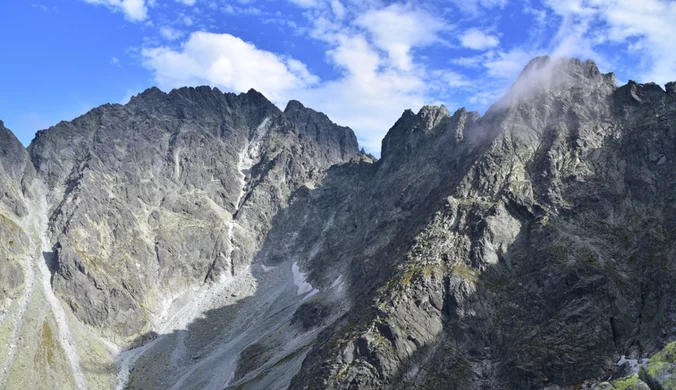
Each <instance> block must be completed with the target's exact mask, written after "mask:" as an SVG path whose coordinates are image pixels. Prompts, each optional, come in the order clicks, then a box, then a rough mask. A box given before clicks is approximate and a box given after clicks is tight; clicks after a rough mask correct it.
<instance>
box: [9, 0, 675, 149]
mask: <svg viewBox="0 0 676 390" xmlns="http://www.w3.org/2000/svg"><path fill="white" fill-rule="evenodd" d="M0 15H2V19H3V23H0V36H2V37H3V39H1V40H0V53H2V60H0V85H1V86H2V87H1V88H0V120H3V121H4V122H5V125H6V126H7V127H8V128H10V129H11V130H13V131H14V132H15V134H16V135H17V136H18V137H19V139H20V140H21V141H22V142H23V143H24V144H28V143H29V142H30V140H31V139H32V138H33V136H34V134H35V131H37V130H40V129H44V128H47V127H49V126H51V125H54V124H56V123H58V122H59V121H60V120H71V119H73V118H75V117H77V116H78V115H81V114H83V113H85V112H86V111H88V110H89V109H91V108H93V107H96V106H98V105H101V104H104V103H126V102H127V101H128V100H129V98H130V97H131V96H133V95H135V94H137V93H139V92H141V91H143V90H144V89H146V88H148V87H151V86H158V87H160V88H161V89H162V90H164V91H169V90H171V89H172V88H175V87H180V86H185V85H192V86H194V85H211V86H217V87H219V89H221V90H223V91H233V92H241V91H246V90H248V89H249V88H255V89H257V90H259V91H260V92H262V93H263V94H265V95H266V96H267V97H268V98H269V99H270V100H272V101H273V102H274V103H276V104H277V105H279V106H280V108H282V109H283V108H284V106H285V105H286V102H287V101H288V100H289V99H297V100H300V101H301V102H303V103H304V104H305V105H306V106H308V107H312V108H315V109H317V110H319V111H323V112H325V113H326V114H327V115H329V117H331V118H332V119H333V120H334V121H335V122H337V123H339V124H342V125H347V126H350V127H352V128H353V129H354V130H355V132H356V133H357V136H358V139H359V141H360V144H361V145H362V146H364V147H365V148H366V149H367V150H368V151H371V152H373V153H376V154H378V152H379V149H380V141H381V139H382V137H383V136H384V135H385V133H386V132H387V130H388V129H389V127H390V126H391V125H392V124H393V123H394V122H395V121H396V119H397V118H398V117H399V116H400V115H401V113H402V112H403V111H404V110H405V109H407V108H411V109H413V110H415V111H417V110H418V109H419V108H420V107H421V106H422V105H424V104H445V105H446V106H447V107H448V108H449V110H451V111H454V110H455V109H457V108H460V107H467V108H468V109H470V110H477V111H480V112H483V111H485V110H486V108H487V107H488V106H489V105H490V104H491V103H493V102H495V101H496V100H497V99H498V98H499V97H500V96H501V95H502V94H503V93H504V92H505V90H506V89H507V88H508V87H509V85H510V84H511V82H512V81H513V80H514V78H515V77H516V76H517V75H518V73H519V72H520V70H521V69H522V68H523V66H524V65H525V64H526V63H527V62H528V61H529V60H530V59H531V58H532V57H534V56H537V55H545V54H548V55H562V56H575V57H579V58H581V59H587V58H591V59H593V60H594V61H596V62H597V64H598V65H599V68H600V69H601V70H602V71H604V72H605V71H614V72H615V73H616V74H617V76H618V79H619V80H620V81H621V82H626V81H627V80H628V79H633V80H637V81H640V82H648V81H655V82H658V83H660V84H664V83H666V82H668V81H673V80H676V39H674V36H676V27H675V26H676V23H674V21H676V2H673V1H667V0H641V1H636V0H514V1H508V0H446V1H441V0H418V1H380V0H365V1H355V0H164V1H162V0H26V1H3V2H2V4H0Z"/></svg>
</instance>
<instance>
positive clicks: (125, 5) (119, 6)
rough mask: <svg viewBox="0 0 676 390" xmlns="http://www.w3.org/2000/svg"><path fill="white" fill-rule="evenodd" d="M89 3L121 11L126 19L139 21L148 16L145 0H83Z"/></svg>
mask: <svg viewBox="0 0 676 390" xmlns="http://www.w3.org/2000/svg"><path fill="white" fill-rule="evenodd" d="M83 1H85V2H87V3H90V4H99V5H103V6H106V7H108V8H110V9H111V10H113V11H116V12H122V13H123V14H124V16H125V18H127V19H128V20H130V21H132V22H139V21H142V20H145V19H146V18H147V17H148V7H147V5H146V1H145V0H83Z"/></svg>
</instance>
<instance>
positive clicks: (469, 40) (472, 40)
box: [460, 28, 500, 50]
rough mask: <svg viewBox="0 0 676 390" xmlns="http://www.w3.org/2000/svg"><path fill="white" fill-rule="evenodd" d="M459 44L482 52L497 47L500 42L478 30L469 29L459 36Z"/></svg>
mask: <svg viewBox="0 0 676 390" xmlns="http://www.w3.org/2000/svg"><path fill="white" fill-rule="evenodd" d="M460 44H462V46H464V47H466V48H469V49H474V50H484V49H488V48H491V47H495V46H497V45H499V44H500V40H499V39H498V37H496V36H495V35H488V34H486V33H484V32H483V31H481V30H479V29H478V28H470V29H469V30H467V31H465V32H464V33H463V34H462V35H460Z"/></svg>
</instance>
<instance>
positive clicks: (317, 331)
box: [0, 57, 676, 389]
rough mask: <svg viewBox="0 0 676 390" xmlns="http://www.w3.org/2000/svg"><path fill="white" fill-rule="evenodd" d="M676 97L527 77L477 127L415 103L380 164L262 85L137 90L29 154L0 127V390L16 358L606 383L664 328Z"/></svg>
mask: <svg viewBox="0 0 676 390" xmlns="http://www.w3.org/2000/svg"><path fill="white" fill-rule="evenodd" d="M675 85H676V84H674V83H670V84H667V86H666V88H665V89H662V88H661V87H659V86H657V85H655V84H637V83H634V82H630V83H628V84H627V85H625V86H621V87H618V86H617V85H616V81H615V78H614V75H612V74H601V73H600V72H599V71H598V69H597V68H596V66H595V64H594V63H593V62H591V61H586V62H582V61H579V60H575V59H551V58H546V57H543V58H537V59H534V60H533V61H531V63H530V64H529V65H528V66H527V67H526V68H525V69H524V71H523V72H522V74H521V76H520V77H519V78H518V80H517V82H516V83H515V85H514V86H513V87H512V88H511V89H510V91H509V92H508V93H507V95H506V96H505V97H504V98H503V99H502V100H501V101H500V102H498V103H496V104H495V105H494V106H493V107H492V108H491V109H490V110H489V111H488V112H487V113H486V114H485V115H484V116H480V115H479V114H478V113H475V112H468V111H466V110H465V109H460V110H457V111H456V112H454V113H453V114H451V113H450V112H449V111H448V110H447V109H446V108H445V107H443V106H441V107H432V106H426V107H423V108H422V109H421V110H420V111H419V112H418V113H414V112H412V111H410V110H407V111H406V112H404V114H403V115H402V117H401V118H400V119H399V120H398V121H397V123H396V124H395V125H394V126H393V127H392V129H390V131H389V132H388V134H387V136H386V137H385V139H384V140H383V147H382V156H381V159H380V160H375V159H374V158H372V156H368V155H366V154H364V153H360V152H359V151H358V146H357V141H356V138H355V136H354V134H353V133H352V131H351V130H349V129H348V128H344V127H340V126H337V125H335V124H333V123H332V122H331V121H330V120H329V119H328V118H327V117H326V116H325V115H323V114H321V113H317V112H315V111H313V110H311V109H308V108H305V107H304V106H303V105H302V104H301V103H299V102H296V101H292V102H289V104H288V105H287V107H286V109H285V110H284V111H280V110H279V109H278V108H277V107H275V106H274V105H272V104H271V103H270V102H269V101H267V99H265V98H264V97H263V96H262V95H261V94H259V93H257V92H255V91H253V90H252V91H249V92H248V93H246V94H240V95H235V94H229V93H226V94H223V93H222V92H220V91H218V90H217V89H211V88H208V87H200V88H182V89H179V90H174V91H172V92H170V93H168V94H165V93H163V92H162V91H160V90H158V89H150V90H148V91H146V92H144V93H142V94H140V95H139V96H137V97H135V98H133V99H132V100H131V101H130V103H129V104H127V105H124V106H122V105H105V106H102V107H99V108H97V109H94V110H92V111H91V112H89V113H87V114H86V115H84V116H82V117H80V118H78V119H76V120H74V121H72V122H62V123H60V124H58V125H57V126H54V127H53V128H50V129H49V130H46V131H42V132H39V133H38V135H37V136H36V139H35V140H34V141H33V143H32V144H31V145H30V147H29V148H28V150H27V151H26V150H25V149H23V147H21V145H20V144H19V143H18V141H16V139H15V138H14V137H13V136H12V135H11V133H9V131H7V130H6V129H4V127H3V126H1V125H0V138H2V141H3V142H2V143H1V144H0V163H1V164H2V169H0V182H1V183H2V184H3V191H2V194H1V195H2V198H0V205H1V206H0V207H1V208H0V215H2V216H3V220H2V221H3V223H2V224H0V238H2V239H3V240H5V241H7V242H14V243H18V244H17V245H7V246H6V247H5V248H0V250H4V251H6V253H4V252H3V253H0V254H2V255H3V256H6V258H7V259H8V260H7V261H6V262H4V263H0V267H6V268H0V270H2V271H4V270H5V269H7V270H8V271H7V273H5V272H2V273H0V278H6V279H7V280H6V281H5V280H3V282H6V283H7V284H5V283H3V288H4V289H3V290H0V294H4V295H0V305H2V304H3V303H2V302H3V299H4V302H5V303H4V305H5V306H6V307H7V309H5V313H8V314H6V315H5V316H4V317H2V318H0V320H3V319H4V322H3V323H2V326H4V327H2V328H0V329H2V332H0V337H2V338H3V340H10V343H11V342H12V341H14V340H18V341H17V342H20V343H23V344H25V345H28V347H29V348H25V349H26V350H27V351H26V352H20V353H18V354H14V355H12V353H10V354H9V355H8V356H9V358H7V359H6V360H5V361H4V362H0V363H1V364H3V366H0V369H2V370H3V371H2V374H3V376H1V377H0V384H3V383H4V386H5V387H6V388H14V387H16V386H17V384H18V383H21V382H20V381H19V379H17V378H19V376H18V374H16V371H12V370H13V368H12V367H17V364H23V363H21V362H26V361H27V359H33V360H34V363H32V364H31V367H33V369H32V370H34V371H36V372H39V373H40V375H38V376H36V378H38V379H41V378H56V379H58V381H59V382H58V383H64V384H66V383H68V384H69V385H68V387H69V388H78V387H80V388H111V387H117V388H143V389H149V388H158V389H159V388H162V389H166V388H176V389H179V388H180V389H183V388H194V389H222V388H233V389H235V388H238V389H243V388H247V389H272V388H287V387H288V388H293V389H296V388H298V389H305V388H311V389H314V388H321V389H325V388H335V389H346V388H360V389H370V388H373V389H376V388H377V389H382V388H397V389H399V388H411V389H414V388H440V386H441V387H445V388H457V389H514V388H547V389H555V388H571V389H572V388H580V386H591V385H593V384H595V383H599V382H600V381H601V380H603V379H606V378H608V377H609V376H612V375H614V376H615V377H619V375H621V372H622V370H620V369H618V367H617V363H616V362H617V361H618V360H620V357H622V356H626V357H627V358H628V359H640V358H642V357H646V356H649V355H651V354H653V353H655V352H657V351H658V350H659V349H660V348H661V347H663V346H664V345H665V344H666V342H668V341H671V340H672V339H673V335H674V329H676V327H675V326H676V323H675V322H676V306H674V304H673V302H674V293H675V292H674V288H673V287H672V286H674V285H676V284H674V281H675V280H674V279H675V278H676V275H675V274H674V267H673V264H674V262H673V248H672V242H673V241H674V240H673V232H674V231H676V230H674V227H673V226H672V225H673V224H674V223H675V222H674V221H676V219H675V218H674V217H675V215H674V208H673V199H671V197H672V194H673V193H674V191H673V189H674V188H673V187H674V185H676V178H674V175H673V173H672V172H674V166H673V164H674V163H675V162H674V156H676V153H675V152H676V151H674V150H673V148H674V145H676V143H674V140H675V138H676V121H675V120H674V118H676V115H675V114H676V88H675ZM5 141H7V142H5ZM31 162H32V164H31ZM15 226H16V227H15ZM17 227H19V228H17ZM37 243H40V244H39V245H38V244H37ZM36 248H39V253H37V254H32V253H31V252H32V251H34V250H35V249H36ZM26 257H28V258H30V260H28V261H26V260H24V259H25V258H26ZM40 266H42V267H43V268H44V270H47V268H45V266H49V267H48V268H49V269H48V270H47V273H45V272H43V271H44V270H42V269H41V268H40ZM33 274H35V275H36V276H35V278H36V280H39V279H37V278H39V277H40V275H47V281H46V286H45V287H42V288H41V289H32V287H31V286H32V280H33V278H34V277H33V276H31V275H33ZM5 275H7V276H5ZM42 280H43V281H44V278H43V279H42ZM4 286H9V287H8V288H5V287H4ZM52 291H53V292H52ZM22 294H23V296H25V297H26V298H25V300H24V301H23V302H25V304H22V300H21V299H19V297H21V296H22ZM39 294H42V295H39ZM41 296H43V298H40V297H41ZM3 297H4V298H3ZM38 302H41V303H38ZM33 303H35V304H33ZM45 305H46V306H45ZM33 306H35V308H38V309H35V308H34V307H33ZM0 307H2V306H0ZM22 307H28V309H22ZM41 307H42V308H48V309H49V310H48V313H52V314H51V315H48V316H47V317H46V318H45V317H44V316H42V317H40V316H38V315H37V311H40V309H39V308H41ZM36 310H37V311H36ZM21 318H29V319H30V318H35V319H36V320H37V321H36V320H31V321H30V325H26V326H23V327H21V326H20V327H17V326H14V325H12V326H10V324H16V323H17V321H18V320H20V319H21ZM43 319H44V321H43ZM43 322H44V324H45V325H44V326H42V325H41V326H42V327H40V326H37V325H35V324H42V323H43ZM4 329H7V330H6V331H5V330H4ZM17 329H18V331H20V332H28V333H26V335H25V336H23V337H19V336H17ZM35 329H38V330H40V329H42V331H41V333H40V332H37V331H36V330H35ZM50 335H51V336H50ZM54 335H57V336H56V337H54ZM74 336H76V337H74ZM49 340H51V341H49ZM50 356H51V358H50ZM43 358H46V359H47V363H45V364H42V363H41V361H40V359H43ZM49 359H51V360H49ZM623 359H624V358H623ZM663 360H664V359H663ZM655 361H656V362H659V360H655ZM41 367H47V369H46V370H45V369H44V368H41ZM660 367H666V366H664V365H662V366H660ZM38 379H36V382H35V384H36V388H40V385H39V383H40V381H39V380H38ZM52 383H54V382H52ZM602 386H606V385H605V384H604V385H601V387H600V388H602ZM608 386H610V384H608ZM646 386H653V387H654V386H656V385H655V384H654V383H646ZM651 388H652V387H651ZM654 388H659V387H654ZM666 388H668V387H666Z"/></svg>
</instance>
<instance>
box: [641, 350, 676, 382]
mask: <svg viewBox="0 0 676 390" xmlns="http://www.w3.org/2000/svg"><path fill="white" fill-rule="evenodd" d="M640 376H641V379H643V380H644V381H645V382H646V383H647V384H648V385H649V386H650V388H651V389H654V390H676V342H673V343H670V344H668V345H667V346H666V347H664V349H662V350H661V351H660V352H658V353H657V354H655V355H654V356H653V357H652V358H650V362H649V363H648V364H646V365H645V366H643V367H641V372H640Z"/></svg>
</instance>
